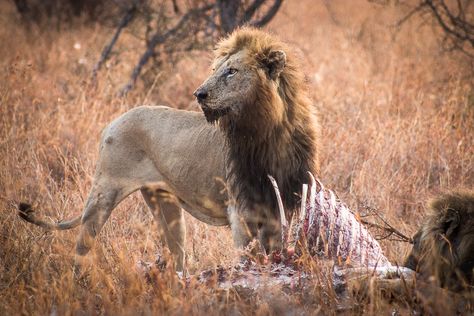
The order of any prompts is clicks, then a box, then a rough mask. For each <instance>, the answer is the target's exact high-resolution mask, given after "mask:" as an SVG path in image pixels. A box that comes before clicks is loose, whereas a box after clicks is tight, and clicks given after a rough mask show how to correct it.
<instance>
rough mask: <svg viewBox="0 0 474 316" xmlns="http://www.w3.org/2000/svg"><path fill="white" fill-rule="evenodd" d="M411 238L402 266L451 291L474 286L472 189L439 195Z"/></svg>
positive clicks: (473, 197) (473, 204)
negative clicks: (411, 245) (411, 242)
mask: <svg viewBox="0 0 474 316" xmlns="http://www.w3.org/2000/svg"><path fill="white" fill-rule="evenodd" d="M429 208H430V212H431V213H430V215H429V216H428V218H427V219H426V221H425V222H424V223H423V225H422V227H421V228H420V230H419V231H418V232H417V234H416V235H415V237H414V246H413V249H412V251H411V253H410V255H409V256H408V258H407V260H406V262H405V266H407V267H409V268H411V269H414V270H415V269H416V270H417V271H418V272H419V273H420V275H421V276H422V277H423V278H425V279H430V277H434V279H435V281H436V282H437V283H438V284H439V285H440V286H442V287H445V288H448V289H450V290H455V291H463V290H466V289H468V290H472V288H473V286H474V276H473V272H474V271H473V269H474V192H473V191H457V192H452V193H448V194H444V195H441V196H440V197H438V198H436V199H434V200H433V201H431V203H430V206H429Z"/></svg>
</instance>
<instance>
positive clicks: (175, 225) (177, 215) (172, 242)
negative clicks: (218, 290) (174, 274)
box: [141, 185, 186, 271]
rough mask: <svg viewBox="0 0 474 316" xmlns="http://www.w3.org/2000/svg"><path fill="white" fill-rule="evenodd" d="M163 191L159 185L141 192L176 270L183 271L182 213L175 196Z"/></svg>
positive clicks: (183, 234)
mask: <svg viewBox="0 0 474 316" xmlns="http://www.w3.org/2000/svg"><path fill="white" fill-rule="evenodd" d="M165 189H166V188H164V187H161V186H159V185H158V186H157V185H150V186H147V188H145V189H142V190H141V192H142V195H143V198H144V199H145V201H146V203H147V205H148V207H149V208H150V211H151V212H152V214H153V217H154V218H155V220H156V221H157V223H158V225H160V227H161V228H162V229H163V233H164V236H163V237H164V238H165V240H166V244H167V246H168V248H169V250H170V251H171V253H172V254H173V256H174V259H175V260H176V270H177V271H184V262H185V250H184V242H185V238H186V225H185V221H184V212H183V209H182V208H181V206H180V205H179V202H178V200H177V198H176V196H174V195H173V194H172V193H170V192H169V191H167V190H165Z"/></svg>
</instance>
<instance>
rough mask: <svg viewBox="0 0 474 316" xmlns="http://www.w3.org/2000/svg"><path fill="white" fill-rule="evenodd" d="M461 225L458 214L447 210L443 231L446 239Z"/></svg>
mask: <svg viewBox="0 0 474 316" xmlns="http://www.w3.org/2000/svg"><path fill="white" fill-rule="evenodd" d="M460 223H461V218H460V216H459V213H458V212H457V211H456V210H453V209H447V212H446V215H445V217H444V225H443V230H444V233H445V234H446V236H447V237H450V236H451V235H453V234H454V232H455V231H456V229H457V228H458V227H459V224H460Z"/></svg>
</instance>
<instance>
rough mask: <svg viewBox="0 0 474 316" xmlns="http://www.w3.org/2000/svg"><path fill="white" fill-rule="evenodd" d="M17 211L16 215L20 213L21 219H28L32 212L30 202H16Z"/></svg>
mask: <svg viewBox="0 0 474 316" xmlns="http://www.w3.org/2000/svg"><path fill="white" fill-rule="evenodd" d="M18 211H19V212H18V215H20V217H21V218H22V219H24V220H25V221H28V222H29V219H30V215H31V214H32V213H33V212H34V210H33V208H32V207H31V204H28V203H23V202H20V204H18Z"/></svg>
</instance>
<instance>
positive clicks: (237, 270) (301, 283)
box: [140, 175, 414, 295]
mask: <svg viewBox="0 0 474 316" xmlns="http://www.w3.org/2000/svg"><path fill="white" fill-rule="evenodd" d="M268 177H269V179H270V181H271V182H272V184H273V186H274V189H275V194H276V196H277V200H278V207H279V211H280V217H281V224H282V231H283V232H282V240H283V245H284V247H287V246H288V247H289V248H290V249H288V248H285V249H283V253H284V254H285V255H286V254H290V255H293V256H292V257H289V258H285V259H286V260H283V261H278V262H277V261H275V262H272V263H270V264H268V265H260V264H257V263H255V262H252V261H250V260H248V261H246V262H244V263H241V264H239V265H237V266H234V267H229V268H224V267H218V268H216V269H211V270H206V271H203V272H201V273H200V274H199V275H197V276H196V277H194V279H197V280H198V281H199V282H201V283H205V284H214V285H215V286H217V287H218V288H223V289H230V288H233V289H236V290H238V291H239V290H245V291H251V292H252V291H256V290H258V289H259V288H262V287H268V286H271V287H274V286H281V287H282V288H290V289H295V288H304V287H306V286H312V287H314V285H315V278H314V277H315V276H313V275H312V274H311V273H309V272H307V271H304V270H302V268H301V267H299V266H298V265H296V264H295V261H294V259H297V258H298V253H299V252H296V253H293V252H291V249H292V247H295V246H297V245H301V246H303V247H306V249H307V250H308V251H309V253H310V254H311V255H312V256H314V258H316V257H320V258H323V259H329V260H332V262H333V263H334V266H333V286H334V288H335V289H336V292H337V293H338V294H341V295H342V293H343V292H344V291H345V290H346V288H347V287H348V286H349V285H350V283H351V282H352V283H354V282H359V283H360V282H362V284H364V282H365V283H366V284H369V283H370V282H372V281H371V280H373V279H374V278H375V279H377V280H381V281H384V280H386V281H387V282H385V283H384V284H389V283H390V284H392V283H393V284H394V286H397V287H401V284H402V285H404V284H405V283H406V282H407V281H410V282H412V281H413V279H414V272H413V271H411V270H410V269H407V268H399V267H396V266H393V265H391V264H390V262H389V261H388V259H387V258H386V257H385V256H384V255H383V252H382V249H381V247H380V245H379V243H378V242H377V240H375V239H374V238H373V237H372V236H371V235H370V233H369V232H368V231H367V229H366V228H365V227H364V226H363V225H362V223H360V221H359V220H358V219H357V216H356V215H355V214H354V213H353V212H352V211H351V210H349V208H348V207H347V206H346V205H345V204H344V203H342V202H341V201H340V200H339V199H338V198H337V197H336V194H335V193H334V192H333V191H331V190H329V189H326V188H325V187H324V186H323V184H322V183H321V182H320V181H319V180H317V179H315V178H314V177H313V176H312V175H310V178H311V187H310V189H309V191H310V195H309V201H308V200H307V199H308V197H307V195H308V194H307V193H308V186H307V185H305V186H304V187H303V190H302V207H301V210H300V212H299V214H297V212H295V213H294V214H293V216H292V220H291V222H290V223H288V221H287V219H286V217H285V210H284V209H283V203H282V201H281V197H280V193H279V190H278V185H277V183H276V181H275V179H274V178H273V177H271V176H268ZM318 187H319V190H318ZM294 221H296V223H293V222H294ZM292 227H293V229H292ZM301 227H302V228H301ZM300 233H303V234H305V236H306V239H305V240H306V241H307V242H306V243H299V244H297V242H298V241H299V240H298V239H299V236H300ZM288 234H290V236H288ZM287 250H288V251H287ZM308 251H306V253H307V252H308ZM326 261H327V260H326ZM155 265H156V266H157V265H158V264H157V263H156V264H155ZM140 266H141V270H144V271H145V272H146V271H149V270H150V269H151V268H150V265H146V264H143V263H141V264H140ZM192 278H193V277H191V279H192ZM191 279H189V278H188V279H187V281H188V282H190V280H191ZM382 283H383V282H382ZM370 284H372V283H370ZM295 285H297V286H295Z"/></svg>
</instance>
